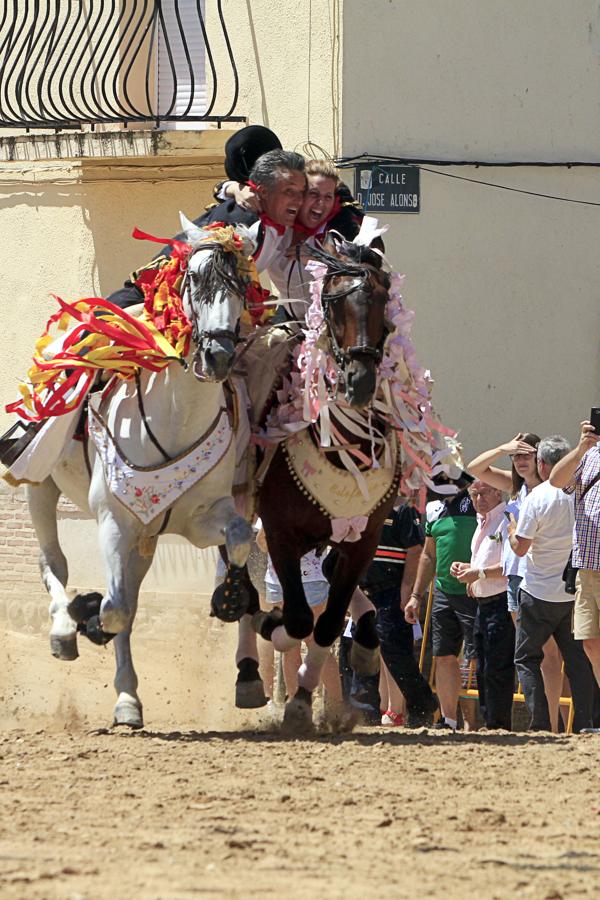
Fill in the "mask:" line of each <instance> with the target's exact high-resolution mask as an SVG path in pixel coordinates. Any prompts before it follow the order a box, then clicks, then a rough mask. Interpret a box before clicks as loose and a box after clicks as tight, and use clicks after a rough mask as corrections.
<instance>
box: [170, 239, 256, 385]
mask: <svg viewBox="0 0 600 900" xmlns="http://www.w3.org/2000/svg"><path fill="white" fill-rule="evenodd" d="M190 224H191V223H190ZM238 230H239V229H236V232H237V231H238ZM187 235H188V240H190V242H191V243H192V253H191V255H190V259H189V263H188V289H187V290H186V291H185V292H184V308H185V312H186V315H187V316H188V318H189V319H190V321H191V323H192V340H193V343H194V344H195V352H194V361H193V371H194V374H195V375H196V377H197V378H199V379H200V380H202V381H224V380H225V379H226V378H227V376H228V375H229V372H230V369H231V366H232V365H233V362H234V358H235V348H236V345H237V343H238V341H239V329H240V317H241V315H242V311H243V309H244V304H245V295H246V282H245V281H244V280H243V278H242V277H241V276H240V272H239V271H238V268H239V265H240V259H241V258H242V257H243V256H244V254H245V255H246V256H248V255H250V254H251V252H252V250H253V246H252V245H251V241H250V238H249V236H247V235H245V234H244V235H243V237H244V241H246V239H247V240H248V246H247V247H245V246H244V248H243V250H242V251H239V250H233V249H231V248H230V249H228V247H227V245H226V244H225V245H223V244H222V243H219V242H218V241H216V240H211V238H210V235H211V233H210V231H201V230H200V229H196V232H194V231H192V230H191V229H190V228H188V229H187Z"/></svg>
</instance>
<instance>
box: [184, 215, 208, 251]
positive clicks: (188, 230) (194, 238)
mask: <svg viewBox="0 0 600 900" xmlns="http://www.w3.org/2000/svg"><path fill="white" fill-rule="evenodd" d="M179 221H180V222H181V230H182V231H183V232H184V234H185V237H186V240H187V241H188V242H189V243H190V244H196V243H198V241H200V240H202V238H204V237H206V236H207V234H208V232H206V231H205V230H204V229H203V228H200V227H199V226H198V225H195V224H194V222H190V220H189V219H188V217H187V216H186V215H184V213H182V212H181V210H180V211H179Z"/></svg>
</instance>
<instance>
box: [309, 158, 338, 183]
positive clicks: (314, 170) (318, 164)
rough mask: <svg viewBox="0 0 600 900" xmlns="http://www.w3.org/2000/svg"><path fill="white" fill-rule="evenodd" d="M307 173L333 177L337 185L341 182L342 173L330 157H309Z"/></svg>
mask: <svg viewBox="0 0 600 900" xmlns="http://www.w3.org/2000/svg"><path fill="white" fill-rule="evenodd" d="M304 171H305V172H306V174H307V175H322V176H323V178H331V180H332V181H335V185H336V187H337V186H338V184H339V183H340V181H341V179H340V173H339V172H338V170H337V169H336V167H335V166H334V165H333V163H332V162H330V160H328V159H309V160H308V162H307V163H306V168H305V170H304Z"/></svg>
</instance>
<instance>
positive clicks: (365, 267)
mask: <svg viewBox="0 0 600 900" xmlns="http://www.w3.org/2000/svg"><path fill="white" fill-rule="evenodd" d="M323 251H324V252H323V255H322V256H321V255H318V259H319V260H322V261H323V262H325V263H326V265H327V269H328V271H327V275H326V276H325V280H324V283H323V292H322V295H321V301H322V304H323V312H324V315H325V320H326V322H327V327H328V329H329V337H330V341H331V350H332V353H333V356H334V358H335V360H336V362H337V364H338V366H339V368H340V370H341V372H342V375H343V379H344V382H345V386H346V400H347V401H348V403H349V404H350V405H351V406H355V407H358V408H362V407H365V406H368V404H369V403H370V402H371V400H372V399H373V394H374V393H375V387H376V383H377V366H378V364H379V363H380V362H381V357H382V355H383V345H384V343H385V339H386V337H387V334H388V328H387V325H386V316H385V311H386V304H387V301H388V299H389V297H388V290H389V287H390V279H389V276H388V274H387V272H385V271H383V269H382V257H381V256H380V255H379V254H378V253H376V252H375V251H374V250H372V249H371V248H370V247H364V246H358V245H356V244H351V243H348V242H347V241H345V240H343V239H342V238H340V237H338V236H336V235H335V234H330V235H328V236H327V239H326V240H325V242H324V244H323Z"/></svg>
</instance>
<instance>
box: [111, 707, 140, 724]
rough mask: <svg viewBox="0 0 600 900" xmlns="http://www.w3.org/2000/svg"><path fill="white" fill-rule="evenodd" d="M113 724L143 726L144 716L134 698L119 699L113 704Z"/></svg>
mask: <svg viewBox="0 0 600 900" xmlns="http://www.w3.org/2000/svg"><path fill="white" fill-rule="evenodd" d="M113 725H126V726H127V727H128V728H143V727H144V718H143V716H142V706H141V704H140V703H136V702H135V701H134V700H119V702H118V703H117V705H116V706H115V712H114V720H113Z"/></svg>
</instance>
